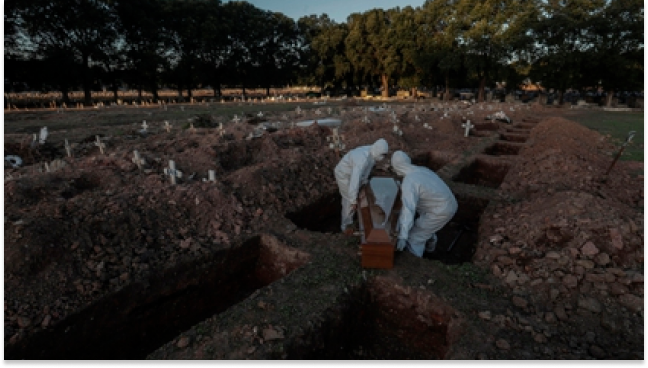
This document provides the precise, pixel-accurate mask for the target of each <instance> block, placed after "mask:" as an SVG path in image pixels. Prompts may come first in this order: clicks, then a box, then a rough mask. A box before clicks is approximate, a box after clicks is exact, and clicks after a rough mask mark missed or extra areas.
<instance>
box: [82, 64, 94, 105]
mask: <svg viewBox="0 0 648 368" xmlns="http://www.w3.org/2000/svg"><path fill="white" fill-rule="evenodd" d="M89 64H90V55H83V103H84V105H86V106H92V92H91V89H92V88H91V87H92V86H91V84H92V81H91V80H90V65H89Z"/></svg>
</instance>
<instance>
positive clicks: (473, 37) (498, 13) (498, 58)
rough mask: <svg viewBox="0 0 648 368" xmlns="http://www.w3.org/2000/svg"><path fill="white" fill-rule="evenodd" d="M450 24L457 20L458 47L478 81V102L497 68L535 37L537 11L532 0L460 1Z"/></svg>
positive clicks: (517, 54) (510, 59) (505, 63)
mask: <svg viewBox="0 0 648 368" xmlns="http://www.w3.org/2000/svg"><path fill="white" fill-rule="evenodd" d="M454 7H455V9H456V13H455V14H454V15H452V16H450V17H448V18H447V21H448V23H458V25H459V28H460V29H461V31H460V32H459V38H458V41H459V46H460V47H461V48H462V50H463V52H462V54H463V55H465V62H466V66H467V67H468V68H469V70H471V71H472V72H473V73H474V74H475V76H476V78H477V79H478V80H479V92H478V95H477V100H478V101H483V100H484V90H485V87H486V83H487V82H488V81H489V80H492V77H493V76H494V75H495V73H496V72H497V70H498V69H500V68H501V67H503V66H506V65H508V64H510V63H511V62H513V61H515V60H516V59H517V58H519V52H518V51H519V49H521V48H526V47H527V46H528V45H529V44H530V43H531V42H532V39H531V38H530V37H529V35H528V27H529V24H530V23H531V21H532V20H533V19H534V16H535V15H536V12H537V7H536V4H535V2H534V1H531V0H485V1H472V0H459V1H457V2H456V3H455V4H454Z"/></svg>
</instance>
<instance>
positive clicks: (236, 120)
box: [232, 114, 241, 124]
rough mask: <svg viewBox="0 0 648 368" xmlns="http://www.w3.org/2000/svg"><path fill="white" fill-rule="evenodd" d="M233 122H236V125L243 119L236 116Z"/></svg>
mask: <svg viewBox="0 0 648 368" xmlns="http://www.w3.org/2000/svg"><path fill="white" fill-rule="evenodd" d="M232 121H233V122H234V124H238V123H239V121H241V119H239V117H238V115H236V114H234V119H232Z"/></svg>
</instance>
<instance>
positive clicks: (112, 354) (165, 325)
mask: <svg viewBox="0 0 648 368" xmlns="http://www.w3.org/2000/svg"><path fill="white" fill-rule="evenodd" d="M309 257H310V256H309V255H308V254H306V253H304V252H301V251H298V250H296V249H292V248H289V247H287V246H286V245H284V244H283V243H281V242H280V241H279V240H278V239H276V238H274V237H272V236H270V235H261V236H256V237H254V238H252V239H250V240H248V241H246V242H245V243H243V244H242V245H240V246H238V247H234V248H232V249H231V250H225V251H222V252H220V253H219V254H217V255H216V256H215V257H213V259H211V260H210V261H209V262H203V261H201V262H200V264H198V262H192V263H190V264H189V263H187V264H183V265H181V266H178V267H175V268H174V269H170V270H167V271H165V272H163V273H162V274H160V275H158V277H156V278H155V279H154V280H150V281H149V282H148V283H133V284H131V285H129V286H127V287H125V288H124V289H122V290H120V291H118V292H116V293H114V294H112V295H110V296H108V297H107V298H104V299H102V300H99V301H97V302H95V303H94V304H92V305H91V306H89V307H87V308H86V309H84V310H82V311H80V312H78V313H76V314H74V315H71V316H69V317H68V318H66V319H65V320H63V321H61V322H60V323H57V324H56V325H54V326H53V327H52V328H50V329H48V330H44V331H40V332H38V333H36V334H35V335H33V336H32V337H29V338H25V339H23V340H21V341H20V342H18V343H17V344H16V345H8V346H5V359H9V360H13V359H30V360H32V359H48V360H54V359H65V360H77V359H83V360H97V359H101V360H108V359H110V360H115V359H129V360H133V359H138V360H139V359H144V358H145V357H146V356H147V355H148V354H150V353H151V352H153V351H154V350H155V349H157V348H158V347H160V346H162V345H163V344H165V343H167V342H168V341H170V340H171V339H173V338H174V337H176V336H177V335H178V334H180V333H181V332H183V331H186V330H187V329H189V328H190V327H191V326H193V325H195V324H196V323H198V322H200V321H203V320H205V319H206V318H208V317H211V316H213V315H215V314H218V313H221V312H223V311H225V310H226V309H228V308H230V307H232V306H234V305H236V304H237V303H240V302H241V301H243V300H244V299H246V298H247V297H249V296H250V295H251V294H252V293H253V292H254V291H256V290H258V289H260V288H263V287H265V286H267V285H269V284H271V283H273V282H275V281H277V280H279V279H281V278H283V277H285V276H286V275H288V274H289V273H291V272H292V271H294V270H295V269H297V268H299V267H301V266H302V265H304V264H305V263H307V262H308V260H309Z"/></svg>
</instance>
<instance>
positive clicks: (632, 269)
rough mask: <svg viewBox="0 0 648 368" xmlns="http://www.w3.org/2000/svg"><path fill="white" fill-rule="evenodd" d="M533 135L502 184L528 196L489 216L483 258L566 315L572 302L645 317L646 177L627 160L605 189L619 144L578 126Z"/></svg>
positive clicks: (560, 124) (546, 128)
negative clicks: (564, 308) (626, 167)
mask: <svg viewBox="0 0 648 368" xmlns="http://www.w3.org/2000/svg"><path fill="white" fill-rule="evenodd" d="M530 136H531V140H530V145H528V146H526V147H524V148H522V150H521V151H520V154H519V156H518V160H516V161H515V164H514V165H513V166H512V167H511V169H510V170H509V174H508V175H507V176H506V178H505V180H504V182H503V183H502V185H501V188H502V190H503V192H508V193H509V194H510V195H511V196H513V197H515V198H518V199H517V200H516V201H513V202H511V203H509V204H505V203H500V204H498V205H496V206H493V207H491V208H490V210H489V211H488V212H489V213H487V214H485V215H484V216H483V217H482V222H481V224H480V242H479V249H478V251H477V254H476V255H475V261H476V262H477V263H478V264H481V265H483V266H484V267H488V268H490V269H491V271H492V273H493V274H494V275H495V276H497V277H500V278H501V279H502V280H503V281H504V283H505V284H506V285H508V286H509V287H511V288H512V289H514V290H520V289H521V288H525V289H527V288H528V290H533V292H528V291H526V292H525V294H527V293H528V295H529V296H530V297H531V298H534V299H538V300H546V301H548V302H549V303H550V304H553V305H554V307H556V308H558V309H561V308H562V307H561V305H564V304H566V302H565V300H570V299H571V300H573V301H574V302H575V303H576V304H579V305H580V304H586V305H587V303H591V305H588V307H589V308H590V309H592V310H594V311H597V310H598V311H600V308H601V305H602V304H601V303H599V302H597V301H596V300H601V301H605V303H606V304H609V303H613V304H614V303H619V304H621V305H624V306H626V307H627V308H629V309H630V310H632V311H635V312H636V311H639V310H640V309H641V308H642V306H643V274H642V272H641V271H640V268H641V265H642V264H643V231H644V225H643V211H642V207H643V186H642V180H643V179H642V178H637V177H636V175H632V174H631V172H630V171H629V170H624V163H621V162H620V163H618V165H619V166H617V167H615V169H614V170H613V172H612V174H611V176H610V177H609V178H608V180H607V181H606V182H602V180H601V178H602V175H603V173H604V172H605V170H606V169H607V168H608V166H609V165H610V163H611V161H612V158H611V157H610V156H609V155H607V154H606V152H610V149H611V148H612V147H611V146H610V145H609V144H608V143H606V142H605V141H604V139H603V137H601V136H600V135H599V134H598V133H596V132H593V131H591V130H588V129H586V128H583V127H582V126H580V125H578V124H576V123H574V122H571V121H568V120H565V119H561V118H551V119H547V120H544V121H542V122H541V123H540V124H538V125H537V126H536V127H534V128H533V129H532V130H531V134H530ZM517 201H519V202H517ZM587 298H593V300H594V301H592V299H587Z"/></svg>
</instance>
